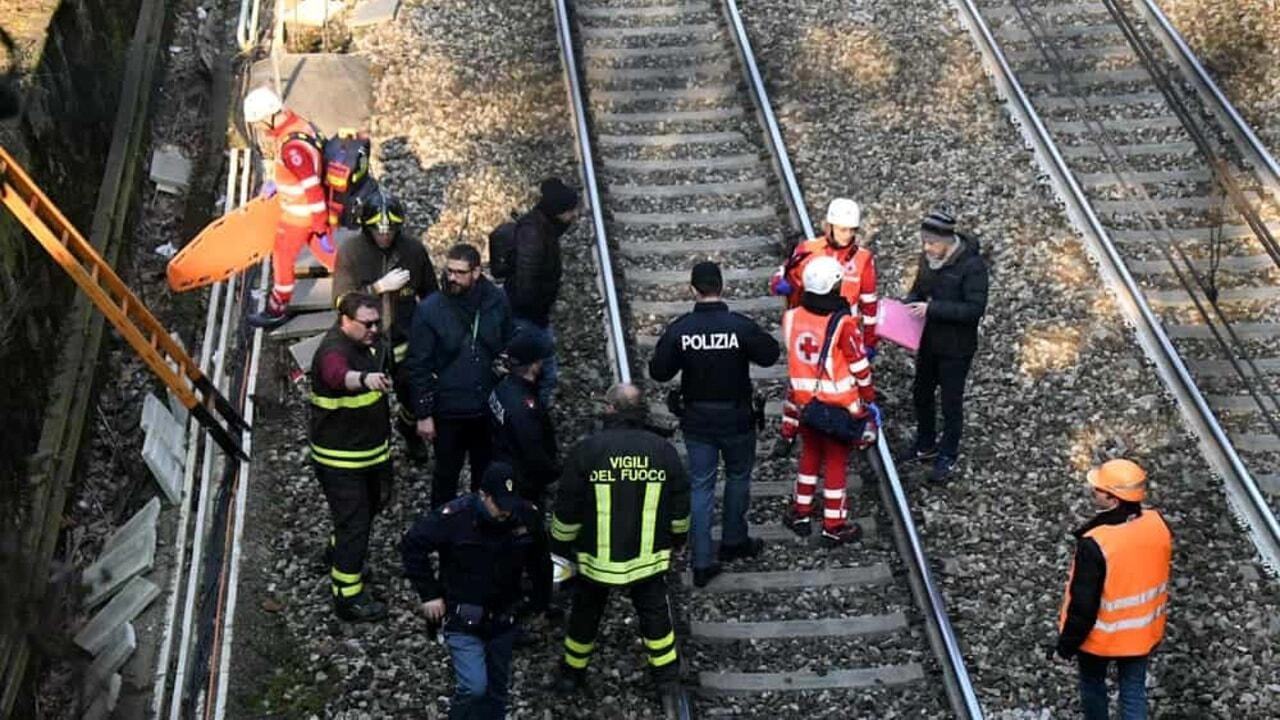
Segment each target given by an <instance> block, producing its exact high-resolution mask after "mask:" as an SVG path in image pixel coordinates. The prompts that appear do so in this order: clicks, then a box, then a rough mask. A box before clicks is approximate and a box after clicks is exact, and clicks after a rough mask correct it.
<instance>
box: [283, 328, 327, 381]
mask: <svg viewBox="0 0 1280 720" xmlns="http://www.w3.org/2000/svg"><path fill="white" fill-rule="evenodd" d="M323 339H324V335H323V334H321V335H312V336H311V337H309V338H307V339H306V340H303V341H302V342H300V343H294V344H293V345H291V346H289V354H291V355H293V361H294V362H296V363H298V369H299V370H301V371H302V372H310V371H311V361H312V359H314V358H315V356H316V350H319V349H320V341H321V340H323Z"/></svg>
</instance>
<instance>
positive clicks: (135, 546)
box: [83, 526, 156, 607]
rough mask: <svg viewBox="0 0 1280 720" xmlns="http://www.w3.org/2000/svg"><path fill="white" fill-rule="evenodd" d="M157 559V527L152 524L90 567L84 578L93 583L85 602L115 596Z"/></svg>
mask: <svg viewBox="0 0 1280 720" xmlns="http://www.w3.org/2000/svg"><path fill="white" fill-rule="evenodd" d="M155 560H156V529H155V527H154V526H153V527H150V528H147V529H145V530H143V531H142V532H139V533H136V534H134V535H133V536H132V537H131V538H129V539H127V540H125V541H124V542H122V543H120V544H119V545H117V546H116V547H114V548H112V550H111V552H108V553H103V554H102V556H101V557H99V558H98V559H97V560H96V561H94V563H93V564H92V565H90V566H89V568H88V569H87V570H85V571H84V578H83V582H84V584H85V585H87V586H88V587H89V594H88V596H87V597H86V598H85V606H86V607H93V606H95V605H97V604H98V603H100V602H102V601H103V600H106V599H107V598H109V597H111V595H112V594H113V593H114V592H115V591H117V590H119V589H120V588H121V587H122V586H123V585H124V584H125V583H126V582H128V581H129V580H131V579H132V578H133V577H134V576H136V575H140V574H142V573H144V572H146V571H148V570H150V569H151V566H152V565H154V564H155Z"/></svg>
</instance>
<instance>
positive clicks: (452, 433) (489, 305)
mask: <svg viewBox="0 0 1280 720" xmlns="http://www.w3.org/2000/svg"><path fill="white" fill-rule="evenodd" d="M443 280H444V287H443V288H442V289H441V290H440V291H439V292H436V293H433V294H432V295H430V296H428V297H427V299H426V300H423V301H422V302H421V303H419V304H418V308H417V310H415V311H414V314H413V325H412V326H411V327H410V330H409V356H408V359H407V362H408V374H409V389H410V395H411V400H410V402H411V407H412V409H413V413H414V417H416V418H417V420H418V423H417V425H418V434H419V435H421V436H422V439H423V440H426V441H427V442H429V443H432V444H433V446H434V448H435V455H436V466H435V473H434V474H433V476H432V479H431V507H433V508H435V507H439V506H441V505H443V504H445V503H447V502H449V501H450V500H452V499H453V498H454V496H456V495H457V494H458V478H459V476H460V475H461V474H462V466H463V463H464V462H465V461H467V460H468V459H470V463H471V483H472V486H473V489H474V485H475V484H476V483H477V482H479V479H480V477H481V476H482V475H483V474H484V469H485V467H486V466H487V465H488V464H489V459H490V457H491V454H492V448H491V441H490V430H489V418H488V406H489V403H488V401H489V393H490V392H491V391H492V390H493V388H494V386H495V385H497V383H498V376H497V373H496V372H495V371H494V363H495V361H496V360H497V359H498V356H499V355H500V354H501V353H502V350H503V348H505V347H506V346H507V343H508V342H509V341H510V340H511V307H510V305H508V304H507V298H506V295H505V294H504V293H503V292H502V291H501V290H500V289H498V287H497V286H496V285H494V284H493V283H492V282H490V281H489V279H488V278H486V277H484V276H483V275H481V274H480V252H479V251H478V250H476V248H475V246H473V245H468V244H466V243H460V244H458V245H454V246H453V247H451V248H449V252H448V253H447V254H446V255H445V276H444V278H443Z"/></svg>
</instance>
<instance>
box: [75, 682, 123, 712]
mask: <svg viewBox="0 0 1280 720" xmlns="http://www.w3.org/2000/svg"><path fill="white" fill-rule="evenodd" d="M123 683H124V680H123V679H122V678H121V677H120V675H119V674H118V673H117V674H115V675H112V676H111V679H110V680H108V681H107V687H106V690H105V691H104V692H102V693H100V694H99V695H98V697H96V698H94V700H93V702H92V703H91V704H90V705H89V709H88V710H85V711H84V720H107V718H109V717H111V713H112V712H114V711H115V709H116V703H117V702H119V701H120V686H121V685H122V684H123Z"/></svg>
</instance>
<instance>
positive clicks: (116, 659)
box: [84, 623, 138, 698]
mask: <svg viewBox="0 0 1280 720" xmlns="http://www.w3.org/2000/svg"><path fill="white" fill-rule="evenodd" d="M137 649H138V634H137V633H136V632H135V631H134V629H133V623H125V624H124V625H121V626H120V627H119V629H117V630H116V631H115V632H114V633H112V634H111V639H110V640H108V641H107V647H106V649H105V650H103V651H102V652H101V653H99V654H98V656H97V657H96V658H94V659H93V663H92V664H91V665H89V669H88V671H86V672H85V675H84V696H85V697H87V698H91V697H95V696H96V695H97V694H98V693H99V692H101V691H103V690H106V689H107V687H108V684H109V682H110V679H111V676H112V675H115V674H117V673H119V671H120V668H121V667H123V666H124V663H125V661H126V660H128V659H129V656H130V655H132V654H133V651H134V650H137Z"/></svg>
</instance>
